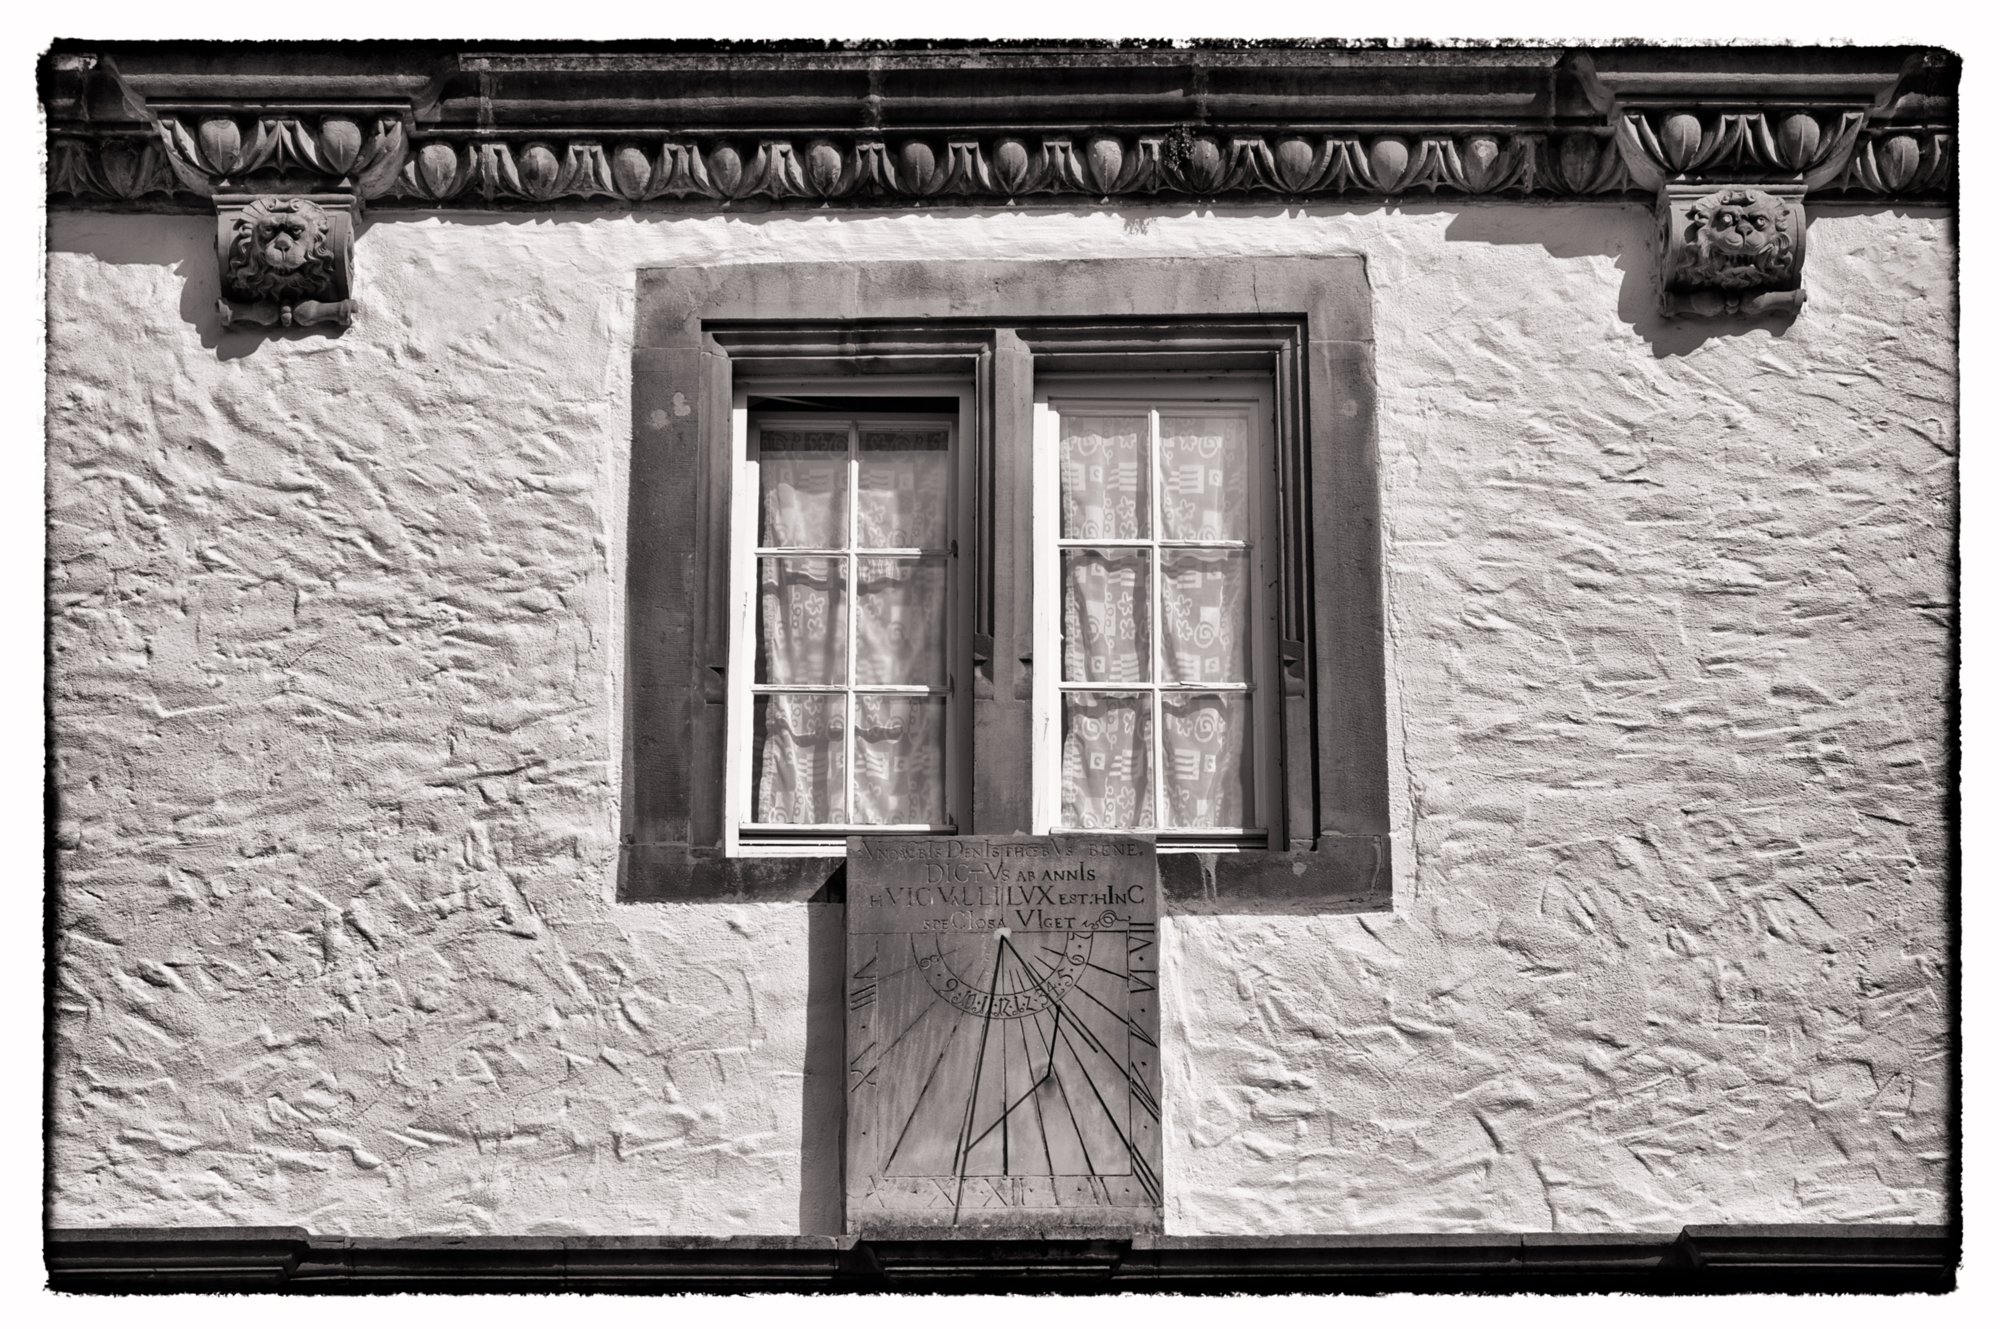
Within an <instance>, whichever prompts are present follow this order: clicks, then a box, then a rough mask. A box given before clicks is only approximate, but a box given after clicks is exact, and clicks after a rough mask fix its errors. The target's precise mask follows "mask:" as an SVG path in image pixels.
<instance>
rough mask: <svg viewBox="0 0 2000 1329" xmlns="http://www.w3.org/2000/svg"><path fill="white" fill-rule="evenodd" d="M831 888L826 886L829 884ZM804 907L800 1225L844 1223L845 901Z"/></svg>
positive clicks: (823, 1227)
mask: <svg viewBox="0 0 2000 1329" xmlns="http://www.w3.org/2000/svg"><path fill="white" fill-rule="evenodd" d="M827 894H829V895H830V896H831V894H832V893H831V892H828V893H827ZM845 894H846V891H845V889H844V883H843V889H842V891H841V892H840V893H839V895H840V899H836V900H835V901H834V902H831V903H812V904H808V905H806V906H805V910H806V1065H805V1077H804V1084H803V1085H802V1086H801V1088H800V1090H799V1117H800V1121H799V1232H800V1233H801V1234H803V1235H805V1236H838V1235H840V1233H841V1232H842V1231H843V1230H844V1228H845V1224H844V1223H843V1221H842V1219H843V1216H844V1212H845V1209H846V1201H845V1195H844V1192H845V1190H846V1174H845V1169H844V1167H843V1166H842V1165H843V1163H844V1161H845V1157H846V1147H845V1144H846V1141H845V1136H844V1132H843V1129H842V1128H843V1126H844V1125H845V1116H846V1112H847V1094H846V1089H847V1075H846V1070H847V1064H846V1063H847V1057H846V1048H847V1002H846V992H847V984H846V975H847V906H846V904H845V903H843V902H840V900H841V899H844V897H845Z"/></svg>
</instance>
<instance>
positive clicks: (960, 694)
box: [723, 378, 976, 858]
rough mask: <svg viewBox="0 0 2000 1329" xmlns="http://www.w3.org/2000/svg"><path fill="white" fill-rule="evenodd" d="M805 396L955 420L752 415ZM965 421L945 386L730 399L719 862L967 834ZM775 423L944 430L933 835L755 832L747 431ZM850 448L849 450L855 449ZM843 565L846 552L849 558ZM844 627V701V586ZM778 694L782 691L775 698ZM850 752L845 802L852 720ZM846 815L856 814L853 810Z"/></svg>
mask: <svg viewBox="0 0 2000 1329" xmlns="http://www.w3.org/2000/svg"><path fill="white" fill-rule="evenodd" d="M785 395H794V396H812V397H818V398H838V397H861V396H867V397H907V398H910V399H913V400H914V399H929V400H935V399H939V398H945V397H952V398H956V399H957V401H958V410H957V411H956V412H954V413H952V414H950V415H944V414H940V413H936V412H927V413H921V412H920V413H908V414H901V415H898V414H894V413H890V412H884V411H879V410H878V411H874V412H869V411H856V412H848V413H841V412H829V411H820V410H811V411H803V410H796V409H791V408H783V407H778V408H773V407H764V408H759V409H754V410H753V409H752V408H751V406H750V401H751V399H752V398H753V397H774V396H785ZM971 414H972V392H971V389H970V388H969V387H967V386H964V385H961V384H959V383H956V382H953V381H951V380H948V379H921V378H917V379H903V378H898V379H894V380H880V379H877V380H867V381H861V382H855V383H841V384H826V383H814V382H812V381H810V380H800V381H796V382H786V381H784V380H777V381H764V382H759V383H758V384H757V386H756V388H755V390H754V391H753V390H750V389H747V388H746V389H742V390H738V391H737V392H735V393H734V394H733V398H732V402H731V409H730V453H731V455H730V462H731V466H732V469H733V472H734V474H733V483H732V485H731V496H732V502H731V511H730V520H729V531H728V543H729V563H728V567H729V583H730V593H729V604H730V634H729V664H728V667H727V673H726V677H725V682H726V685H727V687H728V691H729V698H728V701H727V702H726V703H725V705H726V706H727V709H728V713H727V717H726V720H727V724H728V739H727V744H726V747H725V750H724V762H725V767H724V769H725V777H724V778H725V779H726V781H727V788H726V791H725V795H724V797H725V805H724V819H723V835H724V841H723V853H724V854H725V856H727V857H731V858H735V857H760V856H761V857H816V856H820V857H823V856H838V855H841V854H844V853H845V852H846V838H847V836H849V835H851V834H852V835H884V834H923V835H952V834H957V833H958V832H957V830H956V829H955V827H957V826H961V825H963V824H965V822H966V821H967V820H968V818H967V816H966V814H967V812H968V810H969V803H970V794H971V791H970V772H971V740H972V732H971V728H972V727H971V715H970V708H969V707H968V706H967V705H966V704H965V702H966V700H967V697H966V695H965V694H966V692H967V688H966V687H965V684H966V683H967V682H968V680H967V678H966V677H965V675H966V672H967V671H966V669H965V667H964V663H963V662H964V661H966V660H967V659H968V658H969V655H970V650H971V609H970V605H969V603H968V600H969V597H968V595H967V586H966V584H965V583H966V577H965V575H964V573H965V567H966V560H964V559H963V558H961V557H960V556H959V553H958V549H959V546H960V544H961V542H963V541H964V540H965V539H966V537H967V535H968V534H969V533H970V530H971V523H972V522H973V521H975V520H976V518H975V517H974V516H973V515H972V496H973V492H974V486H973V481H972V468H971V462H970V459H969V453H970V449H969V448H967V447H966V446H964V439H965V433H966V426H967V425H968V423H969V422H970V417H971ZM774 419H775V420H780V421H783V422H785V423H787V424H790V425H795V426H796V425H804V424H808V423H812V422H839V423H842V424H847V423H850V422H852V423H853V425H854V426H855V427H857V428H867V427H868V426H869V425H870V424H884V423H887V424H895V425H907V424H916V423H927V424H945V425H946V426H947V427H948V428H949V429H950V430H951V442H950V444H949V447H950V452H951V474H952V500H953V501H952V508H951V513H950V516H949V519H948V521H947V528H946V532H945V539H946V542H947V545H948V547H949V549H950V550H951V552H950V554H949V555H948V557H947V562H946V569H947V571H946V577H945V595H946V609H945V616H946V624H947V626H946V633H945V652H946V687H945V691H944V692H943V693H942V694H931V695H942V696H943V697H944V698H945V711H946V720H945V724H946V739H945V785H946V788H945V822H944V823H943V824H941V825H940V826H936V827H917V826H868V825H862V824H860V823H838V824H836V823H826V824H824V825H815V826H798V827H791V826H786V825H780V824H772V823H755V822H752V821H750V820H749V810H750V809H751V808H752V807H753V806H754V796H755V789H754V785H753V783H752V781H753V780H754V776H755V773H754V771H753V770H752V769H751V762H750V739H751V732H752V708H753V704H754V699H755V698H756V697H757V696H759V695H762V694H760V693H759V691H758V688H759V686H760V685H758V684H757V683H756V682H755V681H754V680H755V673H756V668H755V662H756V650H757V639H756V634H757V619H756V614H757V559H758V557H759V551H760V550H761V548H762V546H761V545H760V544H759V542H758V539H757V531H758V507H757V505H758V500H759V486H758V466H759V464H760V463H759V455H760V454H759V452H758V450H755V449H752V447H751V446H750V443H751V431H752V429H753V427H755V426H756V425H757V424H759V423H761V422H764V421H769V420H774ZM852 446H853V444H852V440H850V447H852ZM847 502H848V514H847V515H848V522H849V529H850V531H851V530H852V526H853V522H854V520H855V513H854V510H853V504H854V489H853V476H852V473H851V470H850V477H849V490H848V498H847ZM848 553H849V554H850V555H852V554H853V551H852V550H851V549H850V550H849V551H848ZM847 603H848V610H847V612H848V613H849V615H850V623H849V625H848V629H847V630H848V634H849V636H848V657H849V660H848V671H849V677H848V679H847V682H846V684H845V686H844V688H843V689H842V693H841V695H843V696H847V697H852V696H854V695H855V694H856V691H857V689H859V688H860V687H861V686H862V685H859V684H857V683H856V682H855V680H854V678H853V676H852V671H853V650H854V640H853V631H854V629H853V625H852V621H851V616H852V615H853V613H854V612H855V610H856V608H857V606H858V588H857V587H856V586H855V585H852V584H850V585H849V587H848V588H847ZM781 690H782V689H781ZM847 724H848V732H849V736H850V737H849V744H848V755H847V763H848V769H847V774H846V779H847V782H848V797H849V798H850V799H852V797H853V778H854V772H853V743H852V735H853V732H854V726H855V717H854V716H853V714H852V713H850V714H849V715H848V718H847ZM849 811H850V812H852V811H853V809H852V807H851V806H850V807H849Z"/></svg>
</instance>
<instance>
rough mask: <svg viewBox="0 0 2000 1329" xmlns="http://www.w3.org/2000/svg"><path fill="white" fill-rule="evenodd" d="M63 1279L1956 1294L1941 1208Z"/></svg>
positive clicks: (554, 1286) (120, 1233) (592, 1253)
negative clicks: (1761, 1220)
mask: <svg viewBox="0 0 2000 1329" xmlns="http://www.w3.org/2000/svg"><path fill="white" fill-rule="evenodd" d="M43 1249H44V1259H45V1263H46V1267H47V1270H48V1275H49V1286H50V1287H51V1288H52V1289H53V1290H55V1291H59V1292H95V1293H135V1292H161V1293H174V1292H202V1291H230V1292H251V1291H268V1292H283V1293H294V1294H296V1293H334V1294H343V1293H360V1292H368V1293H376V1292H489V1293H490V1292H558V1291H563V1292H647V1293H652V1292H774V1291H793V1292H867V1291H904V1290H907V1291H926V1292H953V1291H963V1292H987V1293H990V1292H996V1291H1008V1292H1047V1291H1064V1292H1102V1293H1115V1292H1194V1293H1211V1292H1214V1293H1219V1292H1253V1293H1281V1292H1340V1293H1364V1292H1387V1291H1407V1290H1416V1291H1426V1290H1428V1291H1454V1292H1464V1291H1480V1292H1506V1291H1518V1292H1530V1291H1532V1292H1552V1291H1623V1292H1638V1293H1690V1292H1716V1293H1719V1292H1869V1293H1882V1292H1948V1291H1950V1290H1952V1289H1953V1288H1954V1287H1955V1286H1956V1285H1957V1272H1956V1271H1957V1265H1958V1262H1959V1258H1960V1240H1959V1236H1958V1234H1957V1232H1956V1231H1955V1230H1954V1229H1953V1228H1951V1227H1947V1226H1944V1225H1935V1224H1886V1223H1884V1224H1786V1225H1727V1226H1698V1227H1686V1228H1682V1229H1681V1230H1680V1232H1679V1233H1677V1234H1665V1233H1574V1234H1572V1233H1493V1234H1484V1233H1479V1234H1444V1235H1400V1234H1386V1235H1354V1236H1278V1237H1179V1236H1150V1235H1137V1236H1120V1235H1111V1234H1105V1235H1092V1236H1081V1237H1039V1236H1035V1235H1033V1234H1027V1235H1021V1236H1015V1237H1009V1238H1005V1239H985V1238H979V1239H971V1238H915V1237H913V1238H909V1239H900V1240H880V1239H877V1240H856V1239H854V1238H852V1237H826V1236H793V1237H782V1236H771V1237H757V1236H744V1237H683V1236H609V1237H519V1236H516V1237H411V1238H402V1239H378V1238H361V1237H326V1236H314V1235H313V1234H311V1233H309V1232H307V1231H306V1230H304V1229H303V1228H287V1227H265V1228H254V1227H244V1228H179V1229H176V1228H59V1229H54V1230H51V1231H49V1232H47V1233H46V1234H45V1244H44V1248H43Z"/></svg>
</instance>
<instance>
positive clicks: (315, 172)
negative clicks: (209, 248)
mask: <svg viewBox="0 0 2000 1329" xmlns="http://www.w3.org/2000/svg"><path fill="white" fill-rule="evenodd" d="M154 128H155V130H156V132H157V133H158V134H159V138H160V143H161V145H162V147H163V149H164V151H165V156H166V162H167V165H168V166H169V167H170V168H172V170H173V172H174V174H175V175H176V176H177V177H178V178H179V179H180V181H181V184H182V186H183V187H184V188H186V189H187V191H188V192H190V193H193V194H198V195H200V196H201V197H203V198H211V197H214V196H215V195H216V194H219V193H243V192H251V191H256V192H267V191H268V192H278V191H282V190H298V191H302V192H309V193H352V194H356V195H358V196H360V197H362V198H372V197H375V196H376V195H378V194H380V193H381V192H382V190H383V189H384V188H385V187H386V186H387V185H388V183H389V182H390V181H391V180H393V179H394V178H395V176H396V173H397V171H399V170H400V169H401V168H402V165H403V158H404V154H405V143H406V138H405V134H404V129H403V123H402V121H401V119H400V118H398V117H396V116H393V115H381V116H374V117H365V116H348V115H328V116H316V117H309V116H300V115H256V116H237V115H208V116H202V117H199V118H196V117H192V116H180V115H162V116H160V117H159V119H158V120H157V121H156V122H155V125H154Z"/></svg>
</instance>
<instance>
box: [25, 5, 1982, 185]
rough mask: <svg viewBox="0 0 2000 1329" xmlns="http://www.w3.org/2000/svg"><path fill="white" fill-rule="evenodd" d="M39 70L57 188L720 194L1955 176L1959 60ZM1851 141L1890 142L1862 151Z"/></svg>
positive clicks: (1025, 55) (801, 59)
mask: <svg viewBox="0 0 2000 1329" xmlns="http://www.w3.org/2000/svg"><path fill="white" fill-rule="evenodd" d="M1667 56H1677V57H1679V58H1678V60H1666V59H1665V57H1667ZM1663 61H1665V63H1666V64H1667V65H1668V66H1669V68H1668V69H1667V70H1666V71H1665V72H1662V71H1660V70H1658V69H1655V68H1654V66H1656V65H1659V64H1661V63H1662V62H1663ZM1802 64H1803V65H1806V66H1814V65H1819V66H1824V69H1823V71H1822V72H1821V73H1820V74H1819V75H1818V76H1817V77H1807V76H1804V75H1801V74H1800V73H1798V72H1797V71H1798V69H1799V68H1800V66H1801V65H1802ZM1689 67H1692V68H1693V69H1695V70H1696V73H1694V74H1691V73H1689V72H1688V70H1689ZM42 72H43V77H42V91H43V99H44V103H45V105H46V106H47V108H48V112H49V137H50V159H49V180H48V185H49V194H50V197H51V199H52V200H53V201H55V202H57V203H59V204H68V205H79V204H80V205H84V206H112V207H130V206H135V205H137V206H141V207H149V208H163V207H165V208H173V207H187V206H192V205H196V204H197V203H198V201H199V200H202V199H206V198H209V197H211V196H212V195H214V194H215V193H217V192H232V191H237V192H241V191H252V190H254V191H259V192H294V193H328V192H341V191H350V192H352V193H354V194H355V195H356V196H357V197H359V198H361V199H363V200H366V201H367V202H369V203H371V204H374V205H376V206H390V207H418V208H427V209H428V208H447V209H449V208H480V209H488V208H501V209H521V208H530V209H535V210H543V209H550V208H563V207H580V208H588V209H604V208H613V209H623V208H677V209H695V210H709V209H716V208H730V207H745V206H747V207H827V206H833V207H864V208H867V207H877V208H879V207H912V206H918V207H921V206H935V205H961V206H963V205H975V206H996V205H997V206H1006V205H1009V204H1028V205H1032V204H1036V203H1064V202H1081V201H1087V202H1098V203H1101V202H1135V201H1156V200H1157V201H1173V200H1188V201H1196V202H1202V201H1211V200H1217V201H1219V200H1246V201H1248V200H1260V199H1261V200H1275V201H1299V200H1341V201H1368V200H1385V199H1391V200H1393V199H1428V198H1432V197H1438V198H1459V199H1470V198H1537V199H1598V198H1607V197H1640V196H1649V195H1651V194H1653V193H1654V192H1655V191H1656V190H1657V189H1658V187H1659V184H1660V177H1661V175H1662V173H1664V174H1667V175H1684V176H1690V177H1694V178H1700V179H1710V178H1714V179H1723V178H1733V176H1734V175H1736V174H1740V173H1741V172H1742V171H1744V170H1756V171H1769V170H1776V171H1781V172H1783V173H1785V174H1787V175H1788V176H1794V177H1803V178H1806V180H1807V186H1808V189H1809V191H1812V192H1813V193H1814V194H1815V195H1817V194H1819V193H1821V192H1826V191H1832V192H1836V193H1840V194H1844V195H1854V196H1857V197H1872V198H1880V199H1884V200H1892V201H1900V202H1914V201H1923V200H1929V201H1942V200H1944V199H1947V198H1948V197H1949V196H1950V192H1951V187H1952V181H1951V171H1950V144H1951V138H1952V120H1953V116H1954V98H1953V95H1952V89H1953V88H1955V82H1956V75H1957V66H1956V60H1955V57H1950V56H1948V55H1945V54H1943V53H1939V52H1929V51H1920V50H1908V49H1894V50H1868V49H1844V50H1830V51H1796V50H1794V51H1787V52H1759V51H1755V50H1742V49H1736V48H1718V49H1715V50H1708V49H1701V50H1682V51H1674V50H1671V49H1660V48H1631V49H1629V50H1628V49H1624V48H1613V49H1610V50H1600V51H1591V52H1566V51H1562V50H1556V49H1543V48H1500V49H1495V50H1484V51H1480V50H1473V51H1461V50H1436V51H1423V50H1385V49H1346V48H1337V47H1332V48H1323V47H1315V46H1310V45H1298V46H1285V47H1249V46H1238V47H1223V48H1216V47H1202V48H1188V49H1175V48H1162V49H1148V48H1138V49H1128V48H1103V47H1095V46H1091V45H1088V44H1081V43H1072V44H1066V45H1063V46H1060V47H1051V48H1035V49H1021V48H1012V47H993V46H974V47H936V46H932V47H909V48H904V47H896V48H887V49H882V50H839V49H833V50H829V49H825V48H819V49H812V50H803V51H774V50H770V49H767V48H762V47H740V48H715V49H712V50H706V51H701V52H693V53H690V52H685V51H682V52H675V53H666V54H646V53H638V52H631V51H627V50H621V49H616V48H606V49H605V50H603V51H588V50H577V49H563V48H524V49H520V50H510V51H501V52H491V51H487V52H467V51H457V50H454V49H451V48H446V47H442V46H437V47H433V46H418V47H410V46H397V47H392V48H387V49H384V50H382V51H380V52H373V53H371V50H370V48H368V47H367V46H366V45H365V44H364V45H359V46H357V45H348V46H340V45H333V46H327V47H323V48H322V47H313V46H301V47H294V48H275V49H272V48H265V47H259V46H255V45H251V46H246V47H244V48H240V50H237V51H229V52H227V53H226V54H222V55H219V54H218V51H216V50H211V49H208V48H205V47H202V46H199V45H181V46H170V45H152V44H145V43H132V44H122V45H111V46H100V47H89V48H84V47H74V48H66V47H58V48H57V49H56V50H54V51H52V52H51V53H50V54H49V55H48V56H47V57H45V59H44V63H43V71H42ZM1662 89H1664V90H1665V93H1666V94H1670V95H1671V99H1670V100H1669V101H1667V102H1661V101H1660V100H1659V98H1658V97H1650V94H1652V93H1656V92H1660V91H1661V90H1662ZM1649 97H1650V99H1649ZM1857 142H1865V143H1867V144H1869V145H1870V153H1871V160H1878V161H1880V162H1881V163H1882V165H1880V166H1878V167H1875V168H1874V169H1870V170H1865V171H1863V170H1856V169H1850V168H1851V164H1852V163H1851V158H1852V157H1853V155H1854V154H1853V149H1854V147H1855V145H1856V143H1857ZM1885 154H1886V155H1885Z"/></svg>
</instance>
